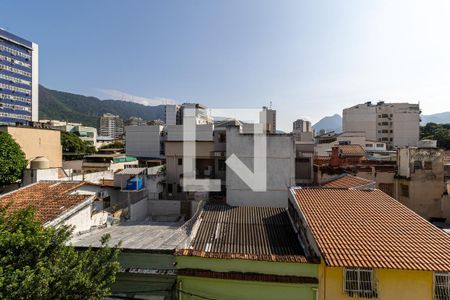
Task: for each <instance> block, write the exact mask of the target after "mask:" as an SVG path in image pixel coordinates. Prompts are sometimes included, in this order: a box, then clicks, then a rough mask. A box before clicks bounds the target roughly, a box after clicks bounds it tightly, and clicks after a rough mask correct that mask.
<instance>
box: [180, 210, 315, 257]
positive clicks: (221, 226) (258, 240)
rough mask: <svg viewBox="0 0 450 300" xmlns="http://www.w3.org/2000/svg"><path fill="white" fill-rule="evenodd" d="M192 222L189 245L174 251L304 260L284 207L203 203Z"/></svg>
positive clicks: (192, 253)
mask: <svg viewBox="0 0 450 300" xmlns="http://www.w3.org/2000/svg"><path fill="white" fill-rule="evenodd" d="M196 226H198V230H197V232H196V234H195V236H194V237H193V239H192V241H191V243H190V245H189V246H188V247H187V248H185V249H181V250H179V251H178V252H177V255H182V256H200V257H207V258H224V259H248V260H262V261H278V262H302V263H306V262H308V260H307V259H306V257H305V254H304V252H303V249H302V246H301V245H300V242H299V240H298V238H297V236H296V234H295V233H294V230H293V228H292V226H291V223H290V219H289V216H288V213H287V211H286V209H284V208H269V207H232V206H228V205H207V206H205V207H204V210H203V211H202V212H201V214H200V216H199V217H198V219H197V224H196V225H195V226H194V227H196Z"/></svg>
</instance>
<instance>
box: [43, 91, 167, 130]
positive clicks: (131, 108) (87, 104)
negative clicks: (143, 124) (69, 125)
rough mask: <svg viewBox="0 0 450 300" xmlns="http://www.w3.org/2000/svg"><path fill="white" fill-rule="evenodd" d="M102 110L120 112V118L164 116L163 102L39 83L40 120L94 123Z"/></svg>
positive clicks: (157, 117) (158, 117)
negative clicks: (98, 94) (102, 97)
mask: <svg viewBox="0 0 450 300" xmlns="http://www.w3.org/2000/svg"><path fill="white" fill-rule="evenodd" d="M104 113H112V114H115V115H119V116H120V117H122V118H123V119H128V118H129V117H133V116H134V117H140V118H142V119H144V120H153V119H164V106H163V105H158V106H145V105H142V104H138V103H133V102H128V101H121V100H100V99H98V98H95V97H86V96H82V95H77V94H71V93H65V92H60V91H55V90H50V89H47V88H46V87H44V86H42V85H40V86H39V118H40V119H41V120H43V119H54V120H61V121H69V122H77V123H82V124H83V125H85V126H92V127H96V126H97V119H98V117H99V116H100V115H102V114H104Z"/></svg>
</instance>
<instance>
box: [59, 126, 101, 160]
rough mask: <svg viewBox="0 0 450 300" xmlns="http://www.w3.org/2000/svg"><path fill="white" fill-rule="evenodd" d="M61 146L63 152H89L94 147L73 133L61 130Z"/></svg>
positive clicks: (91, 151) (92, 150)
mask: <svg viewBox="0 0 450 300" xmlns="http://www.w3.org/2000/svg"><path fill="white" fill-rule="evenodd" d="M61 146H62V149H63V152H64V153H71V154H91V153H94V152H95V148H94V146H92V145H89V144H88V143H87V142H85V141H82V140H81V139H80V137H79V136H77V135H76V134H75V133H71V132H66V131H61Z"/></svg>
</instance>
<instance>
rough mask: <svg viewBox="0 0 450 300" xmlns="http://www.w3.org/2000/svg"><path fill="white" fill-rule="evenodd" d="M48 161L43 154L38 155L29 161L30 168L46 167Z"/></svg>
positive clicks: (48, 165) (47, 166)
mask: <svg viewBox="0 0 450 300" xmlns="http://www.w3.org/2000/svg"><path fill="white" fill-rule="evenodd" d="M49 167H50V162H49V160H48V159H47V158H45V157H44V156H38V157H36V158H35V159H33V160H32V161H31V162H30V168H31V169H48V168H49Z"/></svg>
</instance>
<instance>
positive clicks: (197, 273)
mask: <svg viewBox="0 0 450 300" xmlns="http://www.w3.org/2000/svg"><path fill="white" fill-rule="evenodd" d="M177 275H179V276H193V277H206V278H216V279H228V280H242V281H265V282H282V283H311V284H317V283H319V281H318V280H317V278H314V277H305V276H287V275H269V274H261V273H240V272H214V271H209V270H201V269H178V270H177Z"/></svg>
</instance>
